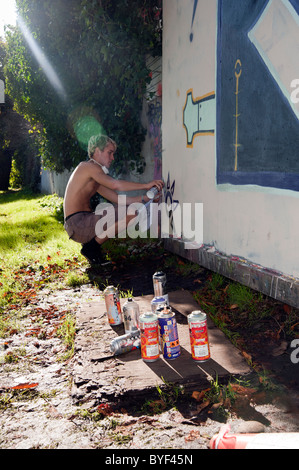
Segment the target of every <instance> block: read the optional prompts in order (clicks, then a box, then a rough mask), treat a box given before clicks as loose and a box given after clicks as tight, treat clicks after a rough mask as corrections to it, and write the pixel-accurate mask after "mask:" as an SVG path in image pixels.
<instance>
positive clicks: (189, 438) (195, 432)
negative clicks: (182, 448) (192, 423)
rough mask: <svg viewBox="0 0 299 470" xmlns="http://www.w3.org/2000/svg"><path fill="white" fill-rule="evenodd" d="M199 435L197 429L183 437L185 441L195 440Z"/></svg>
mask: <svg viewBox="0 0 299 470" xmlns="http://www.w3.org/2000/svg"><path fill="white" fill-rule="evenodd" d="M199 436H200V432H199V431H194V430H192V431H190V433H189V434H188V436H187V437H185V442H190V441H195V439H198V438H199Z"/></svg>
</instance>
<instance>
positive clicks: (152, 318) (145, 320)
mask: <svg viewBox="0 0 299 470" xmlns="http://www.w3.org/2000/svg"><path fill="white" fill-rule="evenodd" d="M139 324H140V339H141V357H142V359H143V360H144V362H155V361H157V359H159V357H160V351H159V322H158V317H157V315H156V314H155V313H152V312H145V313H143V314H142V315H140V317H139Z"/></svg>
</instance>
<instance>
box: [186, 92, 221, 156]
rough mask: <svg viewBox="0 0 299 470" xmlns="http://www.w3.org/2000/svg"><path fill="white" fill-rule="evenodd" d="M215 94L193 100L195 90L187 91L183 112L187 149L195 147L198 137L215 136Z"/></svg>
mask: <svg viewBox="0 0 299 470" xmlns="http://www.w3.org/2000/svg"><path fill="white" fill-rule="evenodd" d="M214 106H215V92H214V91H213V92H211V93H208V94H206V95H204V96H201V97H200V98H196V99H194V98H193V90H188V91H187V98H186V103H185V106H184V110H183V124H184V127H185V129H186V133H187V147H191V148H192V147H193V140H194V138H195V137H196V136H197V135H214V133H215V122H214V115H215V110H214Z"/></svg>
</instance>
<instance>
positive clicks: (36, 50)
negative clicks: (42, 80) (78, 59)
mask: <svg viewBox="0 0 299 470" xmlns="http://www.w3.org/2000/svg"><path fill="white" fill-rule="evenodd" d="M17 24H18V26H19V28H20V30H21V32H22V34H23V37H24V39H25V41H26V42H27V44H28V46H29V47H30V50H31V52H32V54H33V55H34V57H35V58H36V60H37V62H38V63H39V65H40V67H41V68H42V70H43V72H44V74H45V75H46V77H47V79H48V80H49V82H50V83H51V85H52V86H53V88H54V89H55V90H56V92H57V93H58V95H59V96H60V98H62V99H63V100H64V101H65V100H66V98H67V94H66V92H65V89H64V87H63V85H62V83H61V80H60V79H59V77H58V75H57V73H56V72H55V70H54V68H53V66H52V64H51V63H50V62H49V60H48V59H47V57H46V56H45V54H44V52H43V51H42V49H41V47H40V46H39V45H38V43H37V42H36V40H35V39H34V38H33V36H32V34H31V32H30V31H29V29H28V28H27V26H26V24H25V22H24V21H23V19H22V18H21V17H20V16H19V17H18V19H17Z"/></svg>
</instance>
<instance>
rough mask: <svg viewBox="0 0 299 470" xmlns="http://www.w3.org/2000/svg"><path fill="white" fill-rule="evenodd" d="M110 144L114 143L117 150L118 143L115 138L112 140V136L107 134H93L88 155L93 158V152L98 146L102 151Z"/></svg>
mask: <svg viewBox="0 0 299 470" xmlns="http://www.w3.org/2000/svg"><path fill="white" fill-rule="evenodd" d="M108 144H112V145H113V146H114V148H115V150H116V148H117V145H116V142H114V140H112V139H111V138H110V137H108V136H107V135H102V134H99V135H93V136H92V137H91V138H90V139H89V142H88V156H89V158H91V157H92V156H93V154H94V153H95V151H96V148H99V149H100V150H101V151H103V150H104V149H105V148H106V147H107V145H108Z"/></svg>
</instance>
